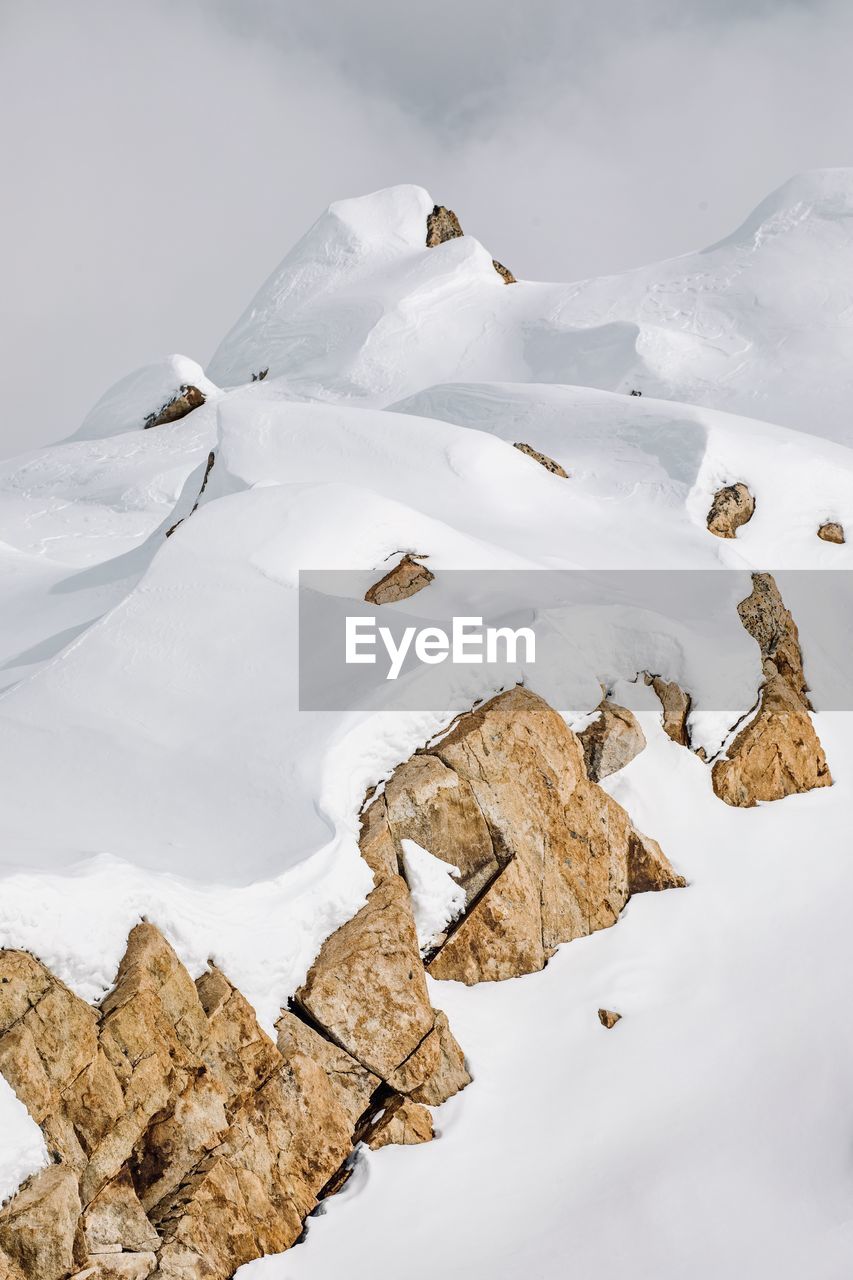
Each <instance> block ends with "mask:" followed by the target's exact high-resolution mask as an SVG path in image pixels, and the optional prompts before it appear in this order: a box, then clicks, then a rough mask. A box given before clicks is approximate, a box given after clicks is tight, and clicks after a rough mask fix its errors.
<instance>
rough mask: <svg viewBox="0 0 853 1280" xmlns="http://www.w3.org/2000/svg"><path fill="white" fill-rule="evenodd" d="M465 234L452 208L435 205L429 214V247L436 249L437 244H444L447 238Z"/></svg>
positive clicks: (427, 235) (427, 237)
mask: <svg viewBox="0 0 853 1280" xmlns="http://www.w3.org/2000/svg"><path fill="white" fill-rule="evenodd" d="M464 234H465V233H464V231H463V230H462V227H461V226H460V225H459V219H458V218H457V216H456V214H455V213H454V212H453V210H452V209H447V208H445V206H444V205H443V204H437V205H434V206H433V210H432V213H430V214H428V215H427V230H426V245H427V248H428V249H434V248H435V247H436V245H439V244H444V242H445V241H446V240H455V239H456V238H457V237H458V236H462V235H464Z"/></svg>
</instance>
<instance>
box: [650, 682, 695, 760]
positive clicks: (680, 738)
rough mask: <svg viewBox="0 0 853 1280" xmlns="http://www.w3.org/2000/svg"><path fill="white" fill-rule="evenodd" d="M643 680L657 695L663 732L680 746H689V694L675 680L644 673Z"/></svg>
mask: <svg viewBox="0 0 853 1280" xmlns="http://www.w3.org/2000/svg"><path fill="white" fill-rule="evenodd" d="M645 680H646V684H650V685H651V686H652V688H653V689H654V691H655V693H656V694H657V696H658V700H659V702H660V705H661V712H662V715H663V731H664V733H665V734H666V736H667V737H668V738H671V739H672V741H673V742H676V743H677V744H678V745H679V746H680V747H689V746H690V730H689V728H688V718H689V716H690V708H691V706H692V701H693V700H692V698H691V697H690V694H689V693H685V691H684V689H682V688H681V686H680V685H679V684H677V683H676V681H675V680H664V679H663V678H662V677H661V676H653V675H649V674H647V675H646V677H645Z"/></svg>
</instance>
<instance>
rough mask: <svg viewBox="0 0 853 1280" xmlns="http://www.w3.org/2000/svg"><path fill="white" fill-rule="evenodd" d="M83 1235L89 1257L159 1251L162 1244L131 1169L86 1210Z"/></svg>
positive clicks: (84, 1246)
mask: <svg viewBox="0 0 853 1280" xmlns="http://www.w3.org/2000/svg"><path fill="white" fill-rule="evenodd" d="M82 1233H83V1238H82V1244H83V1249H84V1251H85V1254H86V1255H89V1254H95V1253H118V1252H120V1251H121V1250H126V1251H127V1252H129V1253H134V1252H136V1253H145V1252H149V1251H151V1250H155V1251H156V1250H157V1248H158V1247H159V1244H160V1240H159V1237H158V1235H157V1232H156V1231H155V1230H154V1228H153V1227H152V1225H151V1223H150V1222H149V1221H148V1218H147V1217H146V1214H145V1210H144V1209H143V1207H142V1204H141V1203H140V1201H139V1197H138V1196H137V1194H136V1191H135V1190H134V1187H133V1182H132V1180H131V1177H130V1174H129V1173H128V1171H127V1169H123V1170H122V1171H121V1173H120V1174H119V1175H118V1177H117V1178H115V1179H114V1180H113V1181H112V1182H110V1183H108V1184H107V1185H106V1186H105V1187H104V1189H103V1190H102V1191H101V1192H100V1193H99V1194H98V1195H97V1196H96V1197H95V1199H94V1200H93V1201H92V1203H91V1204H90V1205H89V1207H88V1209H86V1210H85V1212H84V1214H83V1220H82Z"/></svg>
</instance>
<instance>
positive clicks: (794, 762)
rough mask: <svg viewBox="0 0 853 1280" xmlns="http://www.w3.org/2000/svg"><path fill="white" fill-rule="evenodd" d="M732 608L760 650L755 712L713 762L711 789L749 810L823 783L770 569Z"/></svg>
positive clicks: (821, 759)
mask: <svg viewBox="0 0 853 1280" xmlns="http://www.w3.org/2000/svg"><path fill="white" fill-rule="evenodd" d="M738 613H739V614H740V619H741V622H742V623H743V625H744V627H745V629H746V630H747V631H748V632H749V634H750V635H751V636H752V638H753V639H754V640H755V641H756V643H757V644H758V646H759V648H760V650H761V659H762V667H763V670H764V683H763V685H762V687H761V689H760V691H759V695H758V703H757V708H756V711H755V714H754V715H753V716H752V717H751V718H750V719H749V720H748V722H747V723H746V724H745V725H744V727H743V728H742V729H740V730H739V731H738V732H737V733H736V734H735V736H734V738H733V740H732V741H731V742H730V743H729V744H728V746H727V748H726V751H725V755H724V756H723V758H721V759H719V760H717V762H716V763H715V764H714V767H713V769H712V772H711V777H712V782H713V786H714V791H715V792H716V794H717V795H718V796H719V797H720V799H721V800H725V802H726V803H727V804H730V805H735V806H738V807H740V808H751V807H752V806H753V805H755V804H758V802H759V801H762V800H780V799H782V798H783V797H784V796H789V795H793V794H795V793H797V792H802V791H812V790H813V789H814V788H816V787H828V786H831V784H832V776H831V774H830V771H829V766H828V765H827V762H826V756H825V755H824V751H823V747H822V746H821V743H820V739H819V738H818V736H817V733H816V732H815V728H814V725H813V724H812V720H811V716H810V714H809V712H810V709H811V704H810V702H809V698H808V686H807V684H806V679H805V675H804V673H803V656H802V652H801V650H800V642H799V635H798V632H797V626H796V623H795V622H794V619H793V618H792V617H791V614H790V612H789V611H788V609H786V607H785V604H784V601H783V600H782V597H781V595H780V593H779V588H778V586H777V585H776V581H775V579H774V578H773V576H772V574H769V573H754V574H753V575H752V592H751V593H750V595H749V596H747V598H746V599H745V600H742V601H741V603H740V604H739V605H738Z"/></svg>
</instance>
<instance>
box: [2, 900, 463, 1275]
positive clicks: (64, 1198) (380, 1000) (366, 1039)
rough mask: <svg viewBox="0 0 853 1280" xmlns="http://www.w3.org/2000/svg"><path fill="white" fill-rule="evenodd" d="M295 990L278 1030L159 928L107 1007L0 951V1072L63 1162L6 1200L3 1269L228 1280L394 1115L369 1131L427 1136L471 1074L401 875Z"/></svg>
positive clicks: (143, 943) (286, 1240)
mask: <svg viewBox="0 0 853 1280" xmlns="http://www.w3.org/2000/svg"><path fill="white" fill-rule="evenodd" d="M341 984H345V985H348V987H349V992H348V996H347V998H346V1000H343V998H342V990H343V988H342V985H341ZM300 997H301V1000H302V1001H303V1002H304V1004H300V1003H297V1006H296V1011H295V1012H294V1011H286V1012H284V1013H283V1014H282V1017H281V1019H280V1021H279V1024H278V1042H277V1044H273V1042H272V1041H271V1040H270V1038H269V1037H268V1036H267V1035H265V1034H264V1032H263V1031H262V1030H261V1029H260V1027H259V1026H258V1023H257V1020H256V1018H255V1015H254V1013H253V1011H252V1009H251V1007H250V1006H249V1005H248V1003H247V1002H246V1000H245V999H244V998H243V996H242V995H241V994H240V993H239V991H237V990H236V989H235V988H234V987H233V986H232V984H231V983H230V982H229V981H228V979H227V978H226V977H225V975H224V974H222V973H221V972H220V971H219V970H218V969H216V968H214V967H212V968H210V969H209V970H208V971H207V972H206V973H204V974H203V975H202V976H201V977H200V978H199V979H198V981H197V982H193V980H192V979H191V977H190V975H189V974H188V973H187V971H186V969H185V968H184V966H183V965H182V964H181V963H180V961H179V960H178V958H177V956H176V955H175V953H174V951H173V950H172V948H171V947H170V946H169V945H168V943H167V942H166V940H165V939H164V938H163V936H162V935H161V934H160V933H159V931H158V930H157V929H156V928H154V927H153V926H152V925H149V924H142V925H139V926H137V928H136V929H134V930H133V932H132V933H131V935H130V938H129V939H128V946H127V950H126V953H125V955H124V958H123V959H122V962H121V965H120V967H119V972H118V976H117V979H116V984H115V986H114V988H113V990H112V991H111V992H110V993H109V995H108V996H107V997H106V998H105V1000H104V1001H103V1002H102V1004H101V1007H100V1009H99V1010H96V1009H92V1008H90V1007H89V1006H88V1005H87V1004H85V1002H84V1001H82V1000H80V999H79V998H78V997H77V996H75V995H74V994H73V993H72V992H71V991H69V990H68V988H66V987H65V986H64V985H63V984H62V983H61V982H59V981H58V980H57V979H56V978H54V977H53V976H52V975H51V974H50V973H49V971H48V970H47V969H46V968H45V967H44V966H43V965H41V964H40V963H39V962H38V961H37V960H36V959H35V958H34V957H32V956H30V955H28V954H27V953H25V952H18V951H0V1070H2V1072H3V1074H4V1076H5V1077H6V1079H7V1080H8V1081H9V1083H10V1084H11V1085H12V1087H13V1088H14V1089H15V1091H16V1092H17V1094H18V1096H19V1097H20V1098H21V1100H22V1101H23V1102H24V1103H25V1105H26V1106H27V1107H28V1108H29V1110H30V1112H31V1114H32V1115H33V1116H34V1118H36V1119H37V1120H38V1121H39V1123H40V1124H41V1125H42V1128H43V1130H44V1132H45V1135H46V1138H47V1140H48V1143H49V1145H50V1149H51V1153H52V1155H53V1158H54V1161H55V1163H54V1164H52V1165H51V1166H50V1167H49V1168H48V1169H46V1170H44V1171H43V1172H42V1173H40V1174H38V1175H36V1176H35V1177H34V1178H33V1179H31V1180H30V1182H29V1183H28V1184H26V1185H25V1186H24V1187H23V1188H22V1189H21V1190H20V1191H19V1192H18V1194H17V1195H16V1196H15V1197H14V1198H13V1199H12V1201H11V1202H10V1203H9V1204H8V1205H7V1206H6V1207H5V1208H4V1209H3V1210H2V1213H0V1250H2V1253H3V1254H5V1255H6V1257H7V1258H8V1262H5V1263H4V1266H5V1269H6V1271H7V1272H8V1274H9V1276H10V1277H13V1276H14V1277H15V1280H19V1275H18V1274H17V1273H16V1272H15V1271H14V1270H13V1268H17V1269H18V1273H20V1275H22V1276H23V1277H25V1280H66V1278H67V1277H69V1276H72V1275H73V1276H74V1277H75V1280H79V1278H80V1277H82V1276H86V1277H90V1276H91V1277H93V1278H94V1277H97V1278H98V1280H102V1278H108V1277H112V1276H116V1277H133V1276H137V1275H139V1276H148V1275H156V1276H158V1277H160V1276H162V1277H168V1278H169V1280H202V1278H203V1280H226V1278H227V1277H230V1276H232V1275H233V1273H234V1271H235V1270H236V1268H237V1267H238V1266H240V1265H242V1264H243V1263H245V1262H249V1261H251V1260H252V1259H254V1258H257V1257H260V1256H262V1255H263V1254H267V1253H274V1252H281V1251H282V1250H284V1249H287V1248H289V1247H290V1245H292V1244H293V1243H294V1242H295V1241H296V1240H297V1239H298V1237H299V1235H300V1234H301V1232H302V1229H303V1224H304V1221H305V1218H306V1217H307V1215H308V1214H310V1213H311V1212H312V1210H313V1209H314V1207H315V1206H316V1204H317V1202H318V1199H319V1198H320V1197H321V1196H322V1195H323V1194H325V1192H326V1189H327V1187H329V1186H330V1184H333V1183H334V1182H335V1179H336V1178H339V1177H340V1176H341V1170H342V1169H345V1168H346V1165H347V1161H348V1160H349V1158H350V1156H351V1154H352V1151H353V1148H354V1145H355V1144H356V1143H357V1142H359V1141H361V1140H362V1139H365V1140H367V1139H368V1138H371V1137H373V1136H374V1134H375V1132H376V1130H377V1129H378V1128H379V1127H380V1124H381V1122H382V1121H383V1119H385V1118H388V1126H387V1132H385V1133H384V1136H382V1137H381V1138H376V1144H377V1145H386V1144H387V1143H390V1142H397V1141H405V1142H413V1141H425V1140H426V1139H427V1137H428V1136H431V1133H432V1122H431V1120H429V1124H428V1128H429V1134H427V1119H428V1114H429V1113H428V1112H426V1113H425V1106H424V1103H425V1102H426V1101H427V1100H429V1101H430V1102H431V1103H432V1104H433V1105H438V1104H439V1103H441V1102H443V1101H444V1100H445V1098H446V1097H449V1096H450V1095H451V1094H452V1093H454V1092H456V1091H458V1089H459V1088H462V1087H464V1085H465V1084H466V1083H467V1082H468V1076H467V1072H466V1071H465V1068H464V1058H463V1056H462V1053H461V1050H460V1049H459V1046H458V1045H457V1044H456V1041H455V1040H454V1039H453V1036H452V1034H451V1032H450V1028H449V1026H448V1025H447V1019H446V1018H445V1017H444V1015H443V1014H439V1013H437V1012H436V1011H435V1010H434V1009H433V1008H432V1006H431V1004H430V1002H429V998H428V995H427V991H426V981H425V976H424V971H423V966H422V964H421V961H420V956H419V952H418V943H417V936H416V934H415V928H414V923H413V921H412V918H411V911H410V909H409V905H408V894H407V891H406V887H405V884H404V882H403V881H402V880H401V879H400V877H399V876H396V875H394V876H393V877H391V878H389V879H385V880H383V881H382V883H381V884H379V885H378V886H377V888H376V890H374V893H373V894H372V895H371V898H370V900H369V901H368V904H367V905H366V907H365V908H364V909H363V911H362V912H360V913H359V914H358V915H357V916H356V917H354V919H353V920H351V921H349V922H348V924H347V925H344V926H343V928H342V929H340V930H338V932H337V933H336V934H334V935H333V936H332V938H331V939H329V941H328V942H327V944H326V946H325V947H324V948H323V950H322V951H321V953H320V955H319V956H318V958H317V961H316V962H315V964H314V966H313V968H312V970H311V973H310V974H309V977H308V980H307V981H306V984H305V987H304V988H303V991H302V992H301V993H300ZM308 1006H310V1008H311V1011H312V1012H310V1013H309V1011H308ZM343 1041H346V1042H348V1043H349V1045H351V1047H352V1049H353V1050H354V1051H355V1053H354V1054H353V1053H351V1052H350V1051H349V1049H348V1048H347V1047H345V1045H344V1043H343ZM362 1059H367V1060H368V1061H362ZM415 1090H417V1091H418V1097H417V1098H415V1097H411V1099H409V1098H408V1095H409V1094H412V1093H413V1092H414V1091H415ZM407 1101H409V1103H410V1105H409V1106H408V1107H407V1109H406V1110H405V1111H403V1112H402V1114H401V1116H400V1118H399V1120H396V1121H394V1122H393V1123H391V1119H390V1117H391V1115H392V1114H393V1113H394V1112H395V1111H396V1110H397V1109H399V1108H402V1107H403V1105H404V1104H405V1103H406V1102H407ZM0 1256H2V1255H0ZM0 1274H2V1272H0Z"/></svg>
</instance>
